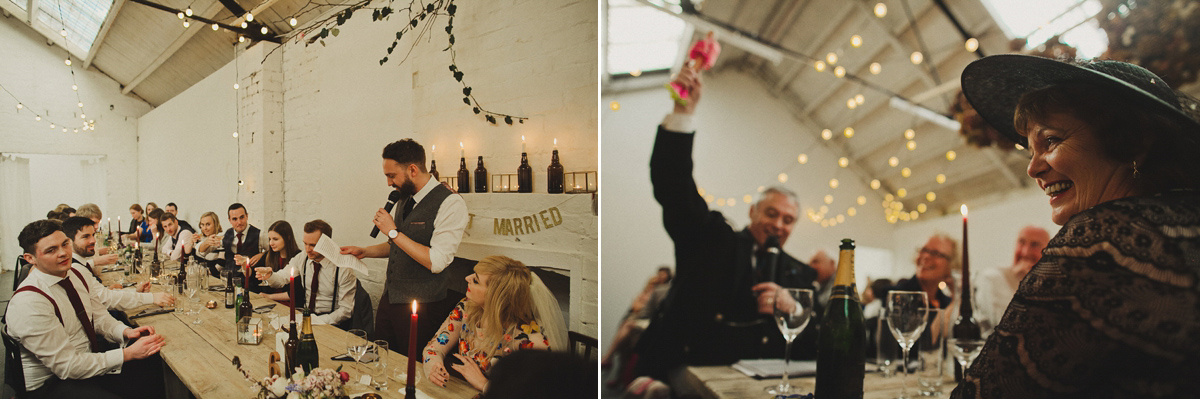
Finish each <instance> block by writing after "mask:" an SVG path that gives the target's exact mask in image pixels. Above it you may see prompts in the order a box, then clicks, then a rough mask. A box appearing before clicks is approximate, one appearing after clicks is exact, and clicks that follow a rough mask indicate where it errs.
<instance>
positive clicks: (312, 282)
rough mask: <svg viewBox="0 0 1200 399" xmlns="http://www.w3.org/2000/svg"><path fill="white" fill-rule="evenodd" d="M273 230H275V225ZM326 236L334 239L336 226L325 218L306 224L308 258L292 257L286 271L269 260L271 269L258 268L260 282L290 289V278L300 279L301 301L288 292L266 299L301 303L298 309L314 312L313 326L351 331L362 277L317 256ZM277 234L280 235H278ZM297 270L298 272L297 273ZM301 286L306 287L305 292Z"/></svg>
mask: <svg viewBox="0 0 1200 399" xmlns="http://www.w3.org/2000/svg"><path fill="white" fill-rule="evenodd" d="M279 223H287V222H284V221H279V222H275V224H279ZM271 227H272V229H274V228H275V226H274V225H272V226H271ZM289 230H290V228H289ZM270 234H275V233H268V236H270ZM322 234H324V235H327V236H329V237H331V238H332V237H333V227H331V226H329V223H325V221H324V220H321V219H317V220H313V221H311V222H308V223H305V224H304V254H305V255H306V256H293V257H291V260H290V261H289V262H288V263H287V266H285V267H284V268H282V269H272V268H271V266H270V265H271V259H270V258H268V259H267V264H268V266H264V267H258V268H255V269H254V271H255V273H256V275H257V277H258V278H259V279H260V280H263V281H266V282H267V284H270V285H271V286H272V287H276V288H284V287H287V284H288V278H289V277H290V276H293V275H294V276H297V280H296V283H297V284H296V289H297V290H298V291H299V292H297V293H296V297H297V298H291V297H290V296H289V295H290V294H289V292H288V291H287V290H286V289H285V290H282V292H280V293H277V294H266V295H263V296H265V297H267V298H269V299H273V300H276V301H291V300H298V301H300V303H298V304H297V307H305V308H308V309H311V310H312V312H313V315H314V316H313V317H312V323H313V324H333V325H335V326H338V327H339V328H343V329H348V328H346V327H347V326H348V325H349V323H350V317H351V316H352V315H353V314H354V296H355V294H357V291H356V290H357V289H358V285H359V284H358V277H355V275H354V271H353V270H350V269H348V268H344V267H338V266H337V265H335V264H333V263H330V262H327V261H326V259H325V256H323V255H321V254H319V253H317V251H316V247H317V241H319V240H320V239H321V235H322ZM275 235H277V236H278V234H275ZM271 240H275V238H274V237H272V238H271ZM272 245H274V244H272ZM292 245H295V244H294V243H293V244H292ZM268 254H270V252H268ZM322 262H324V263H322ZM293 271H295V272H294V273H293ZM301 286H303V287H304V288H303V289H301V288H300V287H301Z"/></svg>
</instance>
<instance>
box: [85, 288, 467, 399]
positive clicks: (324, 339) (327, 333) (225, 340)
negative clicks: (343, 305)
mask: <svg viewBox="0 0 1200 399" xmlns="http://www.w3.org/2000/svg"><path fill="white" fill-rule="evenodd" d="M165 274H166V273H165V272H164V275H165ZM118 278H119V276H118V274H117V273H105V275H104V282H105V284H106V285H108V284H111V283H113V282H115V281H117V279H118ZM133 278H134V279H135V280H137V279H140V281H145V279H146V278H147V277H146V276H144V275H142V276H138V275H135V276H133ZM209 283H210V285H223V284H222V282H221V281H220V279H216V278H211V277H210V278H209ZM163 290H164V286H162V285H152V288H151V291H163ZM173 294H174V293H173ZM196 297H197V298H198V299H199V300H200V302H199V304H200V314H199V315H185V314H184V312H182V311H181V310H182V309H184V308H183V307H182V306H183V301H190V299H188V298H186V297H181V296H179V295H176V306H177V307H176V309H177V311H175V312H172V313H166V314H161V315H155V316H147V317H141V318H137V319H134V320H133V322H134V323H136V324H138V325H140V326H154V329H155V331H156V332H157V333H158V334H160V335H162V336H163V337H164V338H165V339H166V342H167V344H166V346H164V347H163V349H162V351H161V352H160V353H161V355H162V358H163V360H164V361H165V362H166V366H167V367H169V368H170V371H173V372H174V374H175V375H176V376H178V378H179V380H180V381H182V383H183V384H184V386H186V387H187V389H188V390H189V391H191V393H192V394H193V395H195V396H196V397H197V398H219V399H227V398H253V397H256V395H257V394H258V387H257V385H254V384H253V383H251V382H250V381H249V380H247V379H246V377H245V376H243V375H242V374H241V372H239V371H238V370H237V368H236V367H235V366H234V365H233V362H232V360H233V358H234V357H235V356H236V357H238V359H240V360H241V363H242V369H243V370H245V371H246V372H248V373H249V374H250V376H251V377H253V378H255V379H256V380H261V379H262V378H265V377H266V376H267V375H268V370H267V359H268V356H269V355H270V353H271V352H273V351H276V345H275V341H274V335H267V336H265V337H264V338H263V342H262V343H260V344H258V345H239V344H238V343H237V341H236V339H235V337H236V336H235V332H236V327H237V326H236V324H235V323H234V320H233V309H226V308H225V306H224V303H225V301H224V294H223V293H220V292H210V291H207V290H204V291H200V292H198V293H197V294H196ZM252 297H253V298H251V303H252V304H253V305H254V306H256V307H257V306H262V305H266V304H269V303H275V302H274V301H271V300H268V299H264V298H262V297H257V296H256V295H252ZM210 300H212V301H216V302H217V304H218V306H217V307H216V308H215V309H207V308H205V307H204V306H203V304H204V303H205V302H208V301H210ZM187 306H188V308H187V309H192V308H193V306H195V303H189V304H187ZM151 307H156V306H154V305H150V306H145V307H142V308H137V309H132V310H130V311H128V312H127V314H129V315H130V316H132V315H136V314H137V313H138V312H140V311H141V310H142V309H144V308H151ZM288 310H289V308H288V307H287V306H284V305H282V304H276V306H275V308H274V309H272V310H271V314H274V315H276V316H277V317H283V318H286V317H287V312H288ZM197 317H199V319H200V324H193V323H192V321H193V320H195V319H196V318H197ZM257 317H259V318H262V319H263V322H264V325H265V323H267V322H268V321H269V320H270V319H271V317H270V316H269V314H257ZM296 317H297V323H299V322H300V315H299V314H297V315H296ZM278 334H286V333H285V332H283V331H279V332H278ZM313 334H314V335H315V336H316V338H317V345H318V348H319V353H320V356H319V359H320V363H319V367H321V368H330V369H336V368H337V367H338V366H342V371H346V372H348V373H349V374H350V383H347V385H346V393H347V394H349V395H350V396H351V397H356V396H357V395H358V394H360V393H364V392H375V393H378V394H380V395H381V396H383V397H384V398H403V397H404V386H405V381H402V380H398V379H396V375H395V372H394V371H395V370H397V369H399V370H401V371H406V370H407V369H406V368H407V364H408V363H407V362H408V358H407V357H405V356H403V355H401V354H399V353H397V352H395V351H394V350H391V351H389V352H388V355H387V356H388V357H387V368H388V370H389V371H388V372H387V373H386V374H387V375H388V376H387V377H388V379H389V381H388V390H387V391H376V390H374V389H370V388H367V387H366V386H363V385H359V384H353V383H354V382H357V381H359V378H360V377H361V376H363V375H367V374H369V370H368V366H366V365H361V364H357V363H355V362H340V361H334V360H330V357H333V356H336V355H339V354H342V353H345V352H346V343H347V342H348V340H349V338H350V337H351V335H350V334H349V333H348V332H346V331H342V330H341V329H339V328H337V327H334V326H329V325H314V326H313ZM418 349H419V348H418ZM280 363H282V362H280ZM279 366H280V367H281V368H282V367H283V364H279ZM417 373H418V375H419V376H420V377H419V379H418V383H417V390H418V391H419V393H418V395H420V394H424V395H425V396H428V397H432V398H471V397H473V396H475V395H476V394H478V393H479V391H476V390H475V388H473V387H471V385H470V384H468V383H467V382H465V381H463V380H461V379H458V378H454V377H451V379H450V381H448V382H447V383H446V386H445V387H439V386H437V385H435V384H433V383H432V382H429V380H427V379H425V378H424V377H425V372H424V369H423V367H421V364H420V363H418V364H417Z"/></svg>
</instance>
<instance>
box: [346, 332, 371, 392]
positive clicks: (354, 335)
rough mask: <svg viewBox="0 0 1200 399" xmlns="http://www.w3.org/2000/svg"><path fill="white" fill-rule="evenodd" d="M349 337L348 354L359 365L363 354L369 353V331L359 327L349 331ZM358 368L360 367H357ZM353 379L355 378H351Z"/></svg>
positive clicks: (347, 341) (347, 339) (347, 340)
mask: <svg viewBox="0 0 1200 399" xmlns="http://www.w3.org/2000/svg"><path fill="white" fill-rule="evenodd" d="M348 332H349V333H350V335H349V337H348V338H346V354H347V355H350V357H351V358H354V363H355V364H356V365H357V364H358V363H360V362H362V358H363V355H365V354H366V353H367V343H368V342H369V341H367V332H366V331H363V330H359V329H353V330H350V331H348ZM355 369H358V367H355ZM351 380H353V379H351Z"/></svg>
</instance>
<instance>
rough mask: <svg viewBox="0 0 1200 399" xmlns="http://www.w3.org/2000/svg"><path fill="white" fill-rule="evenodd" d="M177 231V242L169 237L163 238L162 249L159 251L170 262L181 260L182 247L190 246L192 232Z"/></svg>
mask: <svg viewBox="0 0 1200 399" xmlns="http://www.w3.org/2000/svg"><path fill="white" fill-rule="evenodd" d="M179 230H180V231H179V234H178V236H179V239H178V240H176V239H175V237H171V236H167V237H163V242H162V248H161V249H160V251H161V252H162V253H163V254H165V255H166V256H167V258H168V259H171V260H179V259H182V257H183V249H184V247H185V246H190V245H192V232H191V231H187V230H184V229H182V228H180V229H179Z"/></svg>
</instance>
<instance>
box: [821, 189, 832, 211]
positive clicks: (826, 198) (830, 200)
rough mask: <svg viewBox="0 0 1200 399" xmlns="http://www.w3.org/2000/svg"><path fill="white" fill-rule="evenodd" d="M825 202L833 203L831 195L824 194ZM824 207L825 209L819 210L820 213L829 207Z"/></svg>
mask: <svg viewBox="0 0 1200 399" xmlns="http://www.w3.org/2000/svg"><path fill="white" fill-rule="evenodd" d="M825 203H826V204H832V203H833V196H832V195H829V194H825ZM825 209H826V210H823V211H821V213H825V212H827V211H828V209H829V208H825Z"/></svg>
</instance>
